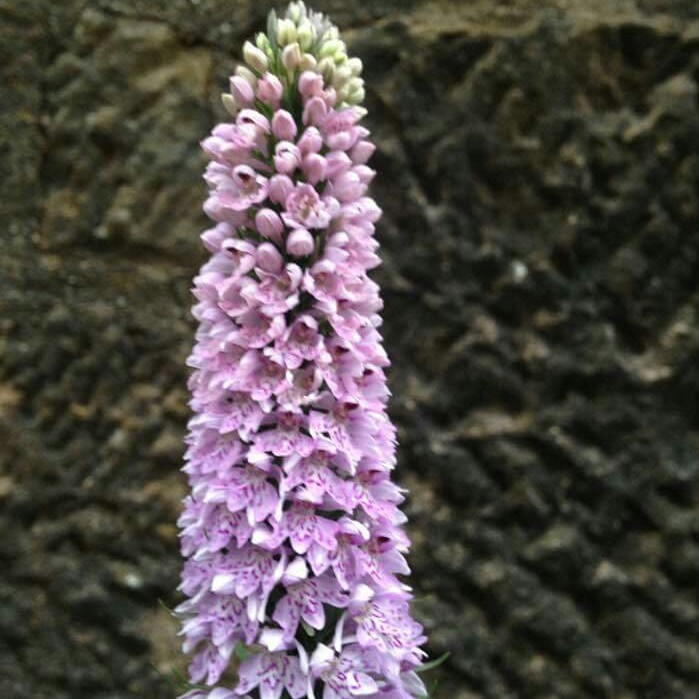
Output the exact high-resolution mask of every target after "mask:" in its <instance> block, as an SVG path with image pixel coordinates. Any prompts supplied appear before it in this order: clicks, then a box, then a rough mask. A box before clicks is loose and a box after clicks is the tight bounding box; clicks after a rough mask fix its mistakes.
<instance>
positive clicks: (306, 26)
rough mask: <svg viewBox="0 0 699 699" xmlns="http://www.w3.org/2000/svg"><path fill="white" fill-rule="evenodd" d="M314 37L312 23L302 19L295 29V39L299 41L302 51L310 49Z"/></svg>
mask: <svg viewBox="0 0 699 699" xmlns="http://www.w3.org/2000/svg"><path fill="white" fill-rule="evenodd" d="M315 38H316V32H315V29H314V28H313V25H312V24H311V23H310V22H309V21H308V20H304V21H303V22H301V24H300V25H299V27H298V29H297V31H296V39H297V41H298V42H299V45H300V46H301V48H302V49H303V50H304V51H308V49H310V48H311V46H312V45H313V42H314V41H315Z"/></svg>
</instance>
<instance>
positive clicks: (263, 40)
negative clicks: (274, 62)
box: [255, 32, 272, 55]
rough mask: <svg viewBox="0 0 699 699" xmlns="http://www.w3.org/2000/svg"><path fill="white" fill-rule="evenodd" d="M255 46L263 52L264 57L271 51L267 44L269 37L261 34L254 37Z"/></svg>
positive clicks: (269, 45) (270, 46) (270, 45)
mask: <svg viewBox="0 0 699 699" xmlns="http://www.w3.org/2000/svg"><path fill="white" fill-rule="evenodd" d="M255 45H256V46H257V48H258V49H260V51H264V52H265V54H266V55H269V53H270V52H271V51H272V44H270V43H269V37H268V36H267V35H266V34H264V33H263V32H259V33H258V34H257V36H256V37H255Z"/></svg>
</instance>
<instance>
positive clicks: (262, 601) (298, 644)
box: [176, 2, 425, 699]
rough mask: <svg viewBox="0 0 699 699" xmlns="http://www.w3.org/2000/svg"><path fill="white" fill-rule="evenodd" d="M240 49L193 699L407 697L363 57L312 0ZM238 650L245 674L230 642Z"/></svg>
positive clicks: (190, 514)
mask: <svg viewBox="0 0 699 699" xmlns="http://www.w3.org/2000/svg"><path fill="white" fill-rule="evenodd" d="M268 27H269V29H268V31H269V32H272V34H270V35H269V36H268V35H267V34H259V35H258V36H257V37H256V39H255V44H254V45H253V44H252V43H247V44H246V45H245V49H244V52H243V53H244V56H245V59H246V60H247V61H248V66H247V67H245V66H243V67H241V68H239V69H238V70H237V71H236V74H235V75H234V76H233V77H232V78H231V82H230V89H231V93H230V94H228V95H226V97H225V99H224V105H225V106H226V109H227V110H228V111H229V113H230V114H231V115H232V116H233V117H234V120H233V121H232V122H226V123H222V124H219V125H218V126H216V127H214V129H213V131H212V133H211V135H210V136H208V137H207V138H205V139H204V140H203V141H202V149H203V151H204V154H205V155H206V157H207V158H208V159H209V164H208V165H207V168H206V172H205V175H204V179H205V182H206V184H207V186H208V197H207V199H206V201H205V203H204V211H205V212H206V213H207V214H208V216H209V217H210V218H211V219H213V221H214V225H213V226H212V227H211V228H209V229H208V230H206V231H204V233H202V236H201V237H202V242H203V244H204V246H205V248H206V250H207V251H208V252H209V253H210V258H209V259H208V260H207V261H206V262H205V263H204V265H203V267H202V269H201V270H200V272H199V274H198V275H197V276H196V277H195V279H194V287H193V293H194V297H195V304H194V306H193V308H192V314H193V316H194V318H195V319H196V320H197V322H198V328H197V331H196V341H195V345H194V348H193V350H192V353H191V355H190V357H189V358H188V360H187V363H188V365H189V366H190V367H191V368H192V374H191V376H190V378H189V381H188V387H189V389H190V391H191V394H192V395H191V400H190V403H189V405H190V407H191V409H192V412H193V414H192V417H191V419H190V421H189V423H188V434H187V437H186V444H187V450H186V454H185V461H186V463H185V465H184V467H183V471H184V472H185V474H186V476H187V478H188V481H189V486H190V492H189V494H188V496H187V497H186V498H185V500H184V503H183V511H182V514H181V516H180V518H179V520H178V526H179V527H180V540H181V550H182V555H183V556H184V558H185V563H184V566H183V569H182V576H181V578H182V579H181V584H180V587H179V589H180V591H181V592H182V594H183V595H184V596H185V600H184V601H183V602H182V604H181V605H179V607H178V608H177V610H176V613H177V614H178V615H179V616H180V617H181V618H182V630H181V635H182V637H183V650H184V651H185V652H186V653H192V654H193V658H192V661H191V665H190V668H189V677H190V680H191V682H193V683H204V684H205V685H206V686H207V687H208V688H209V689H201V688H199V687H193V688H192V690H191V691H189V692H187V693H186V694H184V695H183V699H239V698H241V697H242V698H243V699H281V697H282V696H284V697H291V699H301V697H308V698H309V699H315V697H318V698H319V699H356V698H358V697H364V696H370V697H372V699H411V698H413V697H419V696H423V695H424V687H423V686H422V684H421V682H420V680H419V678H418V677H417V675H415V673H414V670H415V669H417V668H419V666H420V664H421V663H422V661H423V656H424V653H423V651H422V650H421V645H422V644H423V643H424V642H425V637H424V634H423V631H422V627H421V626H420V624H418V623H417V622H416V621H415V620H414V619H413V618H412V616H411V613H410V600H411V597H412V593H411V590H410V587H409V586H408V585H407V584H406V583H405V582H403V580H402V577H401V576H405V575H407V574H409V572H410V571H409V568H408V565H407V561H406V554H407V551H408V548H409V543H410V542H409V540H408V537H407V535H406V534H405V531H404V530H403V525H404V523H405V521H406V517H405V515H404V514H403V512H402V511H401V509H400V506H401V504H402V502H403V497H404V491H403V490H402V489H401V488H399V487H398V486H397V485H396V484H395V483H394V482H393V480H392V478H391V472H392V470H393V469H394V467H395V464H396V456H395V450H396V430H395V427H394V426H393V424H392V423H391V421H390V419H389V417H388V414H387V402H388V398H389V395H390V393H389V390H388V387H387V385H386V373H385V370H386V368H387V367H388V365H389V360H388V357H387V355H386V352H385V350H384V349H383V345H382V338H381V335H380V332H379V328H380V326H381V315H380V314H381V309H382V301H381V296H380V290H379V287H378V285H377V284H376V283H375V282H374V281H372V280H371V279H370V278H369V276H368V271H369V270H370V269H372V268H374V267H376V266H377V265H378V264H379V263H380V258H379V256H378V254H377V250H378V243H377V241H376V238H375V224H376V222H377V221H378V219H379V218H380V216H381V209H380V208H379V207H378V205H377V204H376V203H375V202H374V200H373V199H371V197H370V196H368V194H367V188H368V187H369V185H370V183H371V181H372V179H373V178H374V174H375V173H374V171H373V170H372V169H371V168H370V167H369V166H368V165H367V161H368V160H369V158H370V156H371V155H372V153H373V152H374V149H375V147H374V144H373V143H371V141H370V140H368V137H369V132H368V130H367V129H365V128H364V127H363V126H362V125H361V123H360V122H361V118H362V116H363V115H364V110H363V108H361V107H360V106H359V103H360V102H361V98H362V96H363V87H362V84H361V80H360V79H359V78H358V75H359V72H360V70H361V62H359V61H358V60H357V59H351V58H349V57H348V56H347V55H346V47H345V46H344V43H343V42H342V40H341V39H340V38H339V34H338V33H337V29H336V28H335V27H333V26H332V25H331V24H330V22H329V21H328V20H327V19H326V18H325V17H323V16H322V15H319V14H317V13H314V12H312V11H310V10H308V9H307V8H306V6H305V5H304V4H303V3H302V2H293V3H292V4H291V5H290V6H289V9H288V10H287V12H286V13H285V15H284V16H283V17H281V18H276V16H275V15H272V16H271V18H270V21H269V25H268ZM238 646H240V647H242V648H244V649H246V653H245V658H244V659H243V660H242V662H240V664H239V667H238V668H237V672H236V673H235V674H232V673H231V670H232V664H233V658H234V651H235V650H236V648H237V647H238Z"/></svg>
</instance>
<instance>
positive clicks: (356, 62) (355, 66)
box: [347, 58, 363, 78]
mask: <svg viewBox="0 0 699 699" xmlns="http://www.w3.org/2000/svg"><path fill="white" fill-rule="evenodd" d="M347 67H348V68H349V69H350V71H351V73H352V76H353V77H355V78H357V77H359V76H360V75H361V74H362V68H363V65H362V61H361V59H360V58H349V59H348V60H347Z"/></svg>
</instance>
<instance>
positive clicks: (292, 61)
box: [282, 41, 301, 71]
mask: <svg viewBox="0 0 699 699" xmlns="http://www.w3.org/2000/svg"><path fill="white" fill-rule="evenodd" d="M299 63H301V48H300V47H299V45H298V43H297V42H296V41H294V42H292V43H291V44H288V45H287V46H285V47H284V50H283V51H282V64H283V65H284V67H285V68H286V69H287V70H288V71H294V70H296V68H298V66H299Z"/></svg>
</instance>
